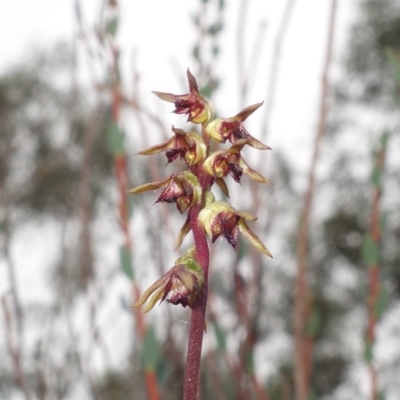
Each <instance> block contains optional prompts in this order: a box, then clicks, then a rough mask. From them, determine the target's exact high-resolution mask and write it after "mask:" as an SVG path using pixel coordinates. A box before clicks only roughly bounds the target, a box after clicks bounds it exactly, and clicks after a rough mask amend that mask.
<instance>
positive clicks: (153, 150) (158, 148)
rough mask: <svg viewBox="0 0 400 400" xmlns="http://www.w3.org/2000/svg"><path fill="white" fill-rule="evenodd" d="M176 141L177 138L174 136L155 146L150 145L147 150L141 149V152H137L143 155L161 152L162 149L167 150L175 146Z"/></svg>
mask: <svg viewBox="0 0 400 400" xmlns="http://www.w3.org/2000/svg"><path fill="white" fill-rule="evenodd" d="M174 141H175V138H174V137H172V138H171V139H169V140H168V141H166V142H164V143H161V144H157V145H155V146H152V147H149V148H148V149H146V150H142V151H139V153H137V154H139V155H141V156H149V155H152V154H157V153H161V152H162V151H167V150H169V149H171V148H173V147H174Z"/></svg>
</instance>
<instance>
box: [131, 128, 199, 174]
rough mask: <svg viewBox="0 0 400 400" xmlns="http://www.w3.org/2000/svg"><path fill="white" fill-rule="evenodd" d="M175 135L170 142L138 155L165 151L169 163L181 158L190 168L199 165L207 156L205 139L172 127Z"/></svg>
mask: <svg viewBox="0 0 400 400" xmlns="http://www.w3.org/2000/svg"><path fill="white" fill-rule="evenodd" d="M172 132H174V133H175V136H173V137H172V138H171V139H169V140H168V141H166V142H164V143H161V144H159V145H156V146H152V147H150V148H149V149H147V150H143V151H141V152H139V153H138V154H140V155H143V156H148V155H151V154H157V153H161V152H163V151H165V155H166V157H167V159H168V163H170V162H172V161H173V160H175V159H176V158H177V157H179V156H180V157H181V159H183V160H184V161H185V163H186V165H187V166H188V167H191V166H192V165H196V164H198V163H199V162H200V161H201V160H203V159H204V158H205V156H206V154H207V147H206V145H205V143H204V141H203V139H202V138H201V137H200V136H199V135H198V134H197V133H195V132H189V133H186V132H185V131H183V130H182V129H178V128H175V127H172Z"/></svg>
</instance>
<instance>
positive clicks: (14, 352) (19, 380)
mask: <svg viewBox="0 0 400 400" xmlns="http://www.w3.org/2000/svg"><path fill="white" fill-rule="evenodd" d="M1 305H2V308H3V314H4V322H5V324H4V325H5V335H6V343H7V350H8V353H9V355H10V357H11V361H12V368H13V372H14V377H15V382H16V384H17V385H18V387H19V388H20V389H21V391H22V392H23V393H24V395H25V398H26V399H27V400H31V399H32V396H31V393H30V391H29V388H28V385H27V382H26V379H25V375H24V373H23V367H22V365H21V357H20V351H19V349H18V348H17V346H15V344H14V343H13V340H12V317H11V313H10V310H9V309H8V305H7V299H6V296H5V295H4V296H3V297H2V299H1Z"/></svg>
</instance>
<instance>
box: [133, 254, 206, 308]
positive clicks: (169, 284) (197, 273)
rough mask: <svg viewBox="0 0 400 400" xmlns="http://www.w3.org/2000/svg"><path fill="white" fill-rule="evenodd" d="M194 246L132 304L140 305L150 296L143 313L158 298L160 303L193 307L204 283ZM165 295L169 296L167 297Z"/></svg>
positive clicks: (152, 305) (151, 306)
mask: <svg viewBox="0 0 400 400" xmlns="http://www.w3.org/2000/svg"><path fill="white" fill-rule="evenodd" d="M194 252H195V249H194V247H193V248H191V249H189V250H188V251H187V252H186V253H185V254H184V255H183V256H182V257H180V258H178V259H177V260H176V262H175V265H174V266H173V267H172V268H171V269H170V270H169V271H168V272H167V273H166V274H165V275H164V276H163V277H162V278H161V279H159V280H158V281H156V282H155V283H153V284H152V285H151V286H150V287H149V288H148V289H147V290H146V291H145V292H144V293H143V294H142V296H141V297H140V299H139V300H138V301H137V302H136V303H135V304H134V307H140V306H141V305H143V304H144V303H145V302H146V301H147V300H148V299H149V298H150V296H151V298H150V300H149V301H148V303H147V306H146V308H145V309H144V310H143V312H144V313H146V312H148V311H150V310H151V309H152V308H153V307H154V306H155V304H156V303H157V301H158V300H160V303H161V302H163V301H164V300H167V302H168V303H172V304H175V305H177V304H181V305H182V306H183V307H186V306H189V307H190V308H193V305H194V303H195V301H196V298H197V296H198V295H199V294H200V291H201V288H202V287H203V285H204V273H203V271H202V269H201V267H200V266H199V264H198V263H197V262H196V261H195V259H194ZM167 297H169V298H168V299H167Z"/></svg>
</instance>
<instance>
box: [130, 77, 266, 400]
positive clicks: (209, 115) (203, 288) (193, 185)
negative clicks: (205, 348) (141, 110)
mask: <svg viewBox="0 0 400 400" xmlns="http://www.w3.org/2000/svg"><path fill="white" fill-rule="evenodd" d="M187 77H188V82H189V93H187V94H183V95H175V94H171V93H163V92H153V93H154V94H156V95H157V96H158V97H159V98H161V99H162V100H165V101H168V102H171V103H174V105H175V110H174V111H173V112H174V113H176V114H185V115H186V116H187V120H188V121H189V122H192V123H194V124H199V125H201V135H199V134H197V133H196V132H194V131H190V132H185V131H184V130H182V129H180V128H175V127H172V132H173V133H174V136H172V137H171V138H170V139H169V140H167V141H166V142H164V143H162V144H160V145H155V146H152V147H150V148H149V149H147V150H143V151H141V152H139V153H138V154H139V155H154V154H158V153H162V152H165V156H166V157H167V165H168V164H169V163H171V162H173V161H175V160H177V159H178V158H179V159H181V160H182V161H183V162H184V164H186V166H187V168H188V170H187V171H184V172H182V173H178V174H177V173H174V174H172V175H170V176H169V177H168V178H166V179H163V180H161V181H157V182H151V183H146V184H143V185H140V186H138V187H136V188H134V189H131V190H130V191H129V192H130V193H132V194H138V193H143V192H146V191H151V190H156V189H161V188H164V189H163V192H162V193H161V195H160V196H159V198H158V199H157V200H156V203H159V202H167V203H175V204H176V206H177V209H178V211H179V212H180V213H181V214H184V213H185V212H187V218H186V221H185V223H184V225H183V226H182V228H181V230H180V232H179V234H178V238H177V243H176V249H177V248H179V247H180V246H181V245H182V244H183V242H184V240H185V238H186V236H187V235H188V233H189V232H190V231H192V234H193V239H194V246H193V247H192V248H190V249H189V250H187V251H186V253H184V255H183V256H182V257H179V258H178V259H177V260H176V262H175V265H174V266H173V267H172V268H171V269H170V270H169V271H168V272H167V273H166V274H165V275H164V276H163V277H161V278H160V279H158V280H157V281H156V282H155V283H154V284H153V285H151V286H150V287H149V288H148V289H147V290H146V291H145V292H144V293H143V295H142V296H141V298H140V299H139V300H138V301H137V302H136V303H135V305H134V307H141V306H143V305H144V304H146V306H145V308H144V312H147V311H149V310H151V309H152V308H153V307H154V305H155V304H156V303H157V302H158V301H160V302H163V301H164V300H166V301H167V302H168V303H170V304H173V305H179V304H181V305H182V306H183V307H186V306H188V307H189V308H190V309H191V322H190V331H189V342H188V352H187V361H186V367H185V375H184V385H183V400H195V399H196V398H197V393H198V381H199V373H200V360H201V350H202V343H203V334H204V332H205V331H206V310H207V296H208V276H209V258H210V254H209V245H208V241H207V236H209V237H210V239H211V243H214V242H215V240H216V239H217V238H218V237H221V238H225V239H226V240H227V241H228V243H229V244H230V245H231V246H232V247H233V248H234V249H235V248H236V245H237V241H238V236H239V233H241V234H242V235H243V236H244V237H245V238H246V239H247V240H248V241H249V242H250V244H252V245H253V246H254V247H255V248H256V249H257V250H259V251H260V252H261V253H263V254H265V255H267V256H269V257H272V256H271V253H270V252H269V250H268V249H267V248H266V246H265V245H264V244H263V243H262V241H261V239H260V238H259V237H258V236H257V235H256V234H255V233H254V232H253V231H252V230H251V229H250V228H249V226H248V225H247V222H246V221H255V220H256V219H257V217H255V216H253V215H251V214H250V213H248V212H246V211H239V210H236V209H235V208H234V207H232V206H231V205H230V204H229V203H227V202H225V201H216V200H215V197H214V195H213V193H212V187H213V185H214V184H217V185H218V186H219V187H220V188H221V189H222V191H223V193H224V194H225V195H226V196H227V197H229V193H228V187H227V185H226V183H225V181H224V178H225V177H226V176H227V175H231V176H232V178H233V179H234V181H236V182H237V183H240V181H241V178H242V175H245V176H247V177H249V178H251V179H253V180H255V181H256V182H259V183H264V184H269V183H270V182H269V181H268V180H267V179H266V178H264V177H263V176H262V175H261V174H259V173H258V172H257V171H255V170H253V169H252V168H250V167H249V166H248V165H247V164H246V162H245V161H244V159H243V157H242V154H241V152H242V150H243V148H244V147H245V146H246V145H248V146H251V147H253V148H256V149H259V150H267V149H270V148H269V147H268V146H266V145H264V144H262V143H261V142H259V141H258V140H257V139H256V138H254V137H253V136H251V135H250V134H249V133H248V132H247V130H246V129H245V127H244V125H243V122H244V121H245V120H246V119H247V117H249V116H250V115H251V114H252V113H253V112H254V111H256V110H257V109H258V108H259V107H260V106H261V105H262V103H257V104H255V105H253V106H250V107H247V108H245V109H244V110H242V111H241V112H240V113H238V114H237V115H235V116H234V117H231V118H219V119H214V120H213V114H214V113H213V109H212V107H211V104H210V103H209V102H208V101H207V100H205V99H204V98H203V97H202V96H201V94H200V91H199V89H198V86H197V82H196V79H195V78H194V76H193V75H192V74H191V73H190V71H189V70H188V71H187ZM211 140H214V141H215V142H217V143H220V144H224V143H225V142H229V143H230V144H231V146H230V148H228V149H221V150H217V151H215V152H211V150H210V141H211Z"/></svg>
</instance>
